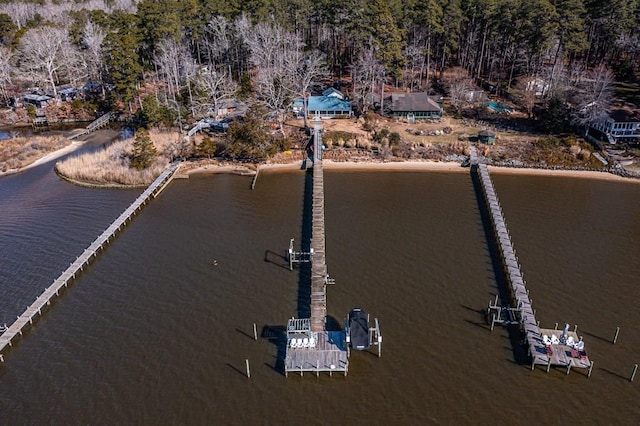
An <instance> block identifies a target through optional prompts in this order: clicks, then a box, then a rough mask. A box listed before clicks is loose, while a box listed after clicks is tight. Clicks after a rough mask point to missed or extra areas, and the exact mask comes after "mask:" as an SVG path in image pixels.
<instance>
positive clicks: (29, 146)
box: [0, 136, 71, 172]
mask: <svg viewBox="0 0 640 426" xmlns="http://www.w3.org/2000/svg"><path fill="white" fill-rule="evenodd" d="M70 144H71V141H70V140H68V139H67V138H65V137H63V136H35V137H29V138H12V139H4V140H2V141H0V171H2V172H6V171H8V170H11V169H21V168H23V167H26V166H28V165H29V164H32V163H34V162H35V161H37V160H38V159H40V158H42V157H44V156H45V155H47V154H49V153H51V152H54V151H57V150H59V149H62V148H64V147H66V146H68V145H70Z"/></svg>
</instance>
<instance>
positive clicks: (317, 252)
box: [311, 160, 328, 332]
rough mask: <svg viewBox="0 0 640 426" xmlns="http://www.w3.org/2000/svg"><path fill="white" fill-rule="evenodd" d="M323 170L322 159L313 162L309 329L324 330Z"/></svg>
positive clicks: (325, 300) (325, 304)
mask: <svg viewBox="0 0 640 426" xmlns="http://www.w3.org/2000/svg"><path fill="white" fill-rule="evenodd" d="M324 231H325V229H324V172H323V169H322V160H320V161H314V163H313V213H312V224H311V249H312V250H313V259H312V261H311V330H312V331H316V332H317V331H322V330H324V325H325V318H326V316H327V291H326V290H327V279H328V275H327V263H326V257H325V249H326V247H325V234H324Z"/></svg>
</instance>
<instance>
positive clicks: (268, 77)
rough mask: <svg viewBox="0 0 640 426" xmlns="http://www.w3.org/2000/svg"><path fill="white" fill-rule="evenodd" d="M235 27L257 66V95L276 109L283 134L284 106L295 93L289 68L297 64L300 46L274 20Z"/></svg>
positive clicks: (300, 50) (300, 43)
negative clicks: (237, 28)
mask: <svg viewBox="0 0 640 426" xmlns="http://www.w3.org/2000/svg"><path fill="white" fill-rule="evenodd" d="M238 27H239V29H240V31H241V32H242V37H243V39H244V40H245V42H246V43H247V45H248V46H249V49H250V51H251V57H250V60H251V63H252V64H253V65H254V67H255V68H256V69H257V78H256V83H257V85H256V91H257V93H258V98H259V99H260V100H261V101H262V102H264V104H265V105H266V106H267V107H268V108H269V109H271V110H272V111H274V112H275V113H276V116H277V121H278V125H279V127H280V131H281V133H282V134H283V135H284V122H285V119H286V108H287V107H288V106H289V104H290V103H291V101H292V98H293V96H294V95H295V94H296V93H299V86H298V85H297V82H296V78H295V75H294V74H292V72H293V71H292V70H294V69H295V67H297V66H300V58H301V52H302V48H303V47H304V46H303V44H302V42H301V41H300V40H299V38H298V37H297V36H295V35H293V34H290V33H287V32H286V31H285V30H284V29H283V28H282V27H280V26H279V25H278V24H275V23H271V24H266V23H259V24H257V25H255V26H253V27H251V26H248V25H239V26H238Z"/></svg>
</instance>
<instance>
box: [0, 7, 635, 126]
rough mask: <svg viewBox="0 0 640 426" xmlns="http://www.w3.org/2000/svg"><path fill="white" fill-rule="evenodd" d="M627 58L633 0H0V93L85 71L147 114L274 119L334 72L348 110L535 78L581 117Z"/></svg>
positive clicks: (630, 59) (54, 88)
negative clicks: (250, 100) (391, 93)
mask: <svg viewBox="0 0 640 426" xmlns="http://www.w3.org/2000/svg"><path fill="white" fill-rule="evenodd" d="M639 66H640V1H638V0H344V1H341V2H335V1H329V0H315V1H311V0H286V1H285V0H246V1H238V0H142V1H136V0H69V1H66V0H32V1H7V0H0V96H1V97H2V98H3V100H2V102H3V103H7V102H9V100H10V98H11V97H12V96H16V95H17V94H18V93H22V92H24V90H25V89H26V88H30V87H39V88H41V89H43V90H44V91H45V92H46V93H47V94H50V95H53V96H57V95H58V91H59V89H60V88H61V87H63V86H69V85H70V86H73V87H81V86H82V85H84V84H85V83H86V82H87V81H91V82H94V83H95V84H96V87H100V88H101V90H102V91H103V94H104V95H106V98H107V99H108V100H109V102H110V107H112V108H120V109H122V110H124V111H135V110H140V109H142V110H144V111H147V119H148V120H150V121H153V120H163V119H164V120H167V119H170V120H178V119H179V120H182V119H184V117H187V116H190V117H193V118H199V117H204V116H207V115H210V114H211V112H212V111H216V110H217V109H218V108H219V107H220V105H222V103H223V102H224V101H225V100H226V99H229V98H232V97H254V98H256V99H258V100H260V101H261V103H262V104H263V105H264V106H265V107H267V108H268V110H270V111H271V112H272V114H273V116H274V117H275V119H276V120H278V121H279V122H283V121H284V113H285V111H286V109H287V107H288V105H289V104H290V103H291V101H292V99H293V98H295V97H301V96H304V95H305V94H307V93H309V92H310V91H311V90H312V88H313V87H314V84H316V83H318V82H331V81H335V80H343V81H348V82H349V86H347V89H346V90H347V92H348V93H347V94H348V95H349V96H350V97H351V98H352V99H353V100H354V102H355V104H356V106H357V108H358V109H359V110H360V111H366V110H367V109H369V108H371V107H372V106H373V105H374V102H375V99H376V96H378V95H379V94H380V92H381V91H382V90H383V89H382V88H383V87H384V86H383V85H384V84H386V85H387V86H392V87H393V88H394V90H405V91H406V90H411V91H434V90H441V91H442V92H443V93H446V94H447V95H449V96H450V97H451V98H452V102H453V103H454V104H455V100H456V96H457V95H456V93H461V92H464V91H466V90H469V87H470V86H471V85H473V84H478V82H489V83H490V85H491V88H492V90H496V91H498V92H502V93H509V91H510V90H512V88H514V87H515V86H516V85H517V84H522V81H526V82H529V83H528V84H533V83H535V82H541V83H539V85H541V86H542V88H541V89H540V88H536V89H535V90H534V89H533V88H532V87H528V89H530V90H531V91H532V92H535V91H536V90H541V91H542V92H543V93H542V95H543V96H542V99H543V100H544V102H546V103H547V104H548V103H553V102H556V103H557V102H563V103H565V104H566V103H569V104H571V103H573V105H575V106H580V107H579V108H575V109H576V111H580V113H579V114H577V115H576V117H575V119H576V121H577V122H580V120H582V121H583V122H585V121H588V120H592V119H594V118H596V117H597V116H598V114H602V113H604V112H606V110H607V108H608V105H607V103H610V102H611V101H610V99H609V98H608V96H610V95H609V93H610V86H611V83H612V81H613V79H614V78H615V79H618V80H633V79H634V78H635V76H636V74H637V72H638V69H639ZM450 69H456V70H458V71H457V72H458V74H457V75H459V77H457V78H454V79H453V80H451V79H450V80H449V81H448V82H447V84H446V85H444V83H443V76H444V74H445V72H446V70H450ZM536 84H538V83H536ZM150 93H153V94H154V95H155V96H148V95H149V94H150ZM576 93H579V94H580V96H579V97H578V98H576V97H575V94H576ZM532 99H533V98H532ZM535 101H536V102H540V99H536V100H535ZM533 102H534V100H532V102H531V104H530V106H529V107H528V109H529V112H531V111H532V110H533Z"/></svg>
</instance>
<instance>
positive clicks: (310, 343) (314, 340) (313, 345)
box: [309, 336, 316, 348]
mask: <svg viewBox="0 0 640 426" xmlns="http://www.w3.org/2000/svg"><path fill="white" fill-rule="evenodd" d="M309 347H310V348H315V347H316V338H315V337H313V336H311V338H310V339H309Z"/></svg>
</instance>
